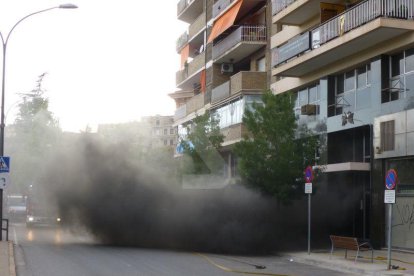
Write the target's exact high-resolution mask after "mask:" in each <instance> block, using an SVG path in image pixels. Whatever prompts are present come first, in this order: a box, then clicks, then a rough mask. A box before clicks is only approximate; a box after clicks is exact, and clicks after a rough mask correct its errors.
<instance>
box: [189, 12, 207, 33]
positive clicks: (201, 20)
mask: <svg viewBox="0 0 414 276" xmlns="http://www.w3.org/2000/svg"><path fill="white" fill-rule="evenodd" d="M205 27H206V13H205V12H203V13H202V14H200V16H199V17H197V19H196V20H195V21H194V22H193V23H192V24H191V25H190V27H189V28H188V34H189V37H190V40H191V39H192V38H193V37H195V36H196V35H197V34H199V33H200V31H201V30H203V29H204V28H205Z"/></svg>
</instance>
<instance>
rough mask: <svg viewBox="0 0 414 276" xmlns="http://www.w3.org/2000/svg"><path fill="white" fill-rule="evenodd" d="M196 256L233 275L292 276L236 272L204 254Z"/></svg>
mask: <svg viewBox="0 0 414 276" xmlns="http://www.w3.org/2000/svg"><path fill="white" fill-rule="evenodd" d="M194 254H195V255H197V256H199V257H201V258H203V259H205V260H206V261H207V262H209V263H210V264H212V265H213V266H215V267H217V268H219V269H221V270H223V271H225V272H233V273H238V274H245V275H264V276H290V275H286V274H275V273H266V272H251V271H242V270H235V269H232V268H228V267H225V266H223V265H219V264H217V263H216V262H214V261H213V260H211V259H210V258H209V257H207V256H206V255H204V254H201V253H194Z"/></svg>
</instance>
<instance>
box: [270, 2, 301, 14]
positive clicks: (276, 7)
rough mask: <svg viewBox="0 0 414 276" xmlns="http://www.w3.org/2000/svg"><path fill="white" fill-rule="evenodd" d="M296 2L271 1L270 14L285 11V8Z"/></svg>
mask: <svg viewBox="0 0 414 276" xmlns="http://www.w3.org/2000/svg"><path fill="white" fill-rule="evenodd" d="M295 1H296V0H272V14H273V15H275V14H277V13H279V12H281V11H282V10H284V9H286V7H287V6H289V5H290V4H292V3H293V2H295Z"/></svg>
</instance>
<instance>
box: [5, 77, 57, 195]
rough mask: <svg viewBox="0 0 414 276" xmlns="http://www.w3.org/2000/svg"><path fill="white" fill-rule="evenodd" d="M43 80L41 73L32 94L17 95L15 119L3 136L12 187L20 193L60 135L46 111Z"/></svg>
mask: <svg viewBox="0 0 414 276" xmlns="http://www.w3.org/2000/svg"><path fill="white" fill-rule="evenodd" d="M45 76H46V74H45V73H44V74H42V75H40V76H39V79H38V81H37V84H36V87H35V88H34V89H33V90H32V91H30V92H28V93H22V94H21V103H20V104H19V111H18V114H17V117H16V119H15V122H14V124H13V125H11V126H8V130H9V131H8V132H6V134H8V136H7V137H6V141H7V146H6V151H7V153H8V154H9V155H10V156H11V157H12V170H11V173H12V178H13V186H14V187H15V188H16V190H20V191H21V192H23V191H24V189H25V187H27V186H28V185H30V184H32V183H33V182H34V181H36V177H37V175H38V174H39V173H40V172H41V170H42V169H43V167H42V165H41V164H42V163H43V161H44V160H45V159H46V158H47V156H48V154H49V153H51V152H52V151H53V148H54V146H55V145H56V143H57V142H58V141H59V139H58V138H59V137H60V136H59V135H60V134H61V130H60V128H59V123H58V120H56V119H55V117H54V116H53V113H52V112H51V111H49V100H48V99H47V98H46V97H45V96H44V92H45V90H44V89H43V86H42V83H43V80H44V77H45Z"/></svg>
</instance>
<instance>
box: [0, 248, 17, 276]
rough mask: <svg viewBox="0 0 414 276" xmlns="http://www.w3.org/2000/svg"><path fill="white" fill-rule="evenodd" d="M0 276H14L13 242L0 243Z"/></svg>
mask: <svg viewBox="0 0 414 276" xmlns="http://www.w3.org/2000/svg"><path fill="white" fill-rule="evenodd" d="M0 276H16V269H15V264H14V252H13V242H11V241H8V242H7V241H0Z"/></svg>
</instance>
